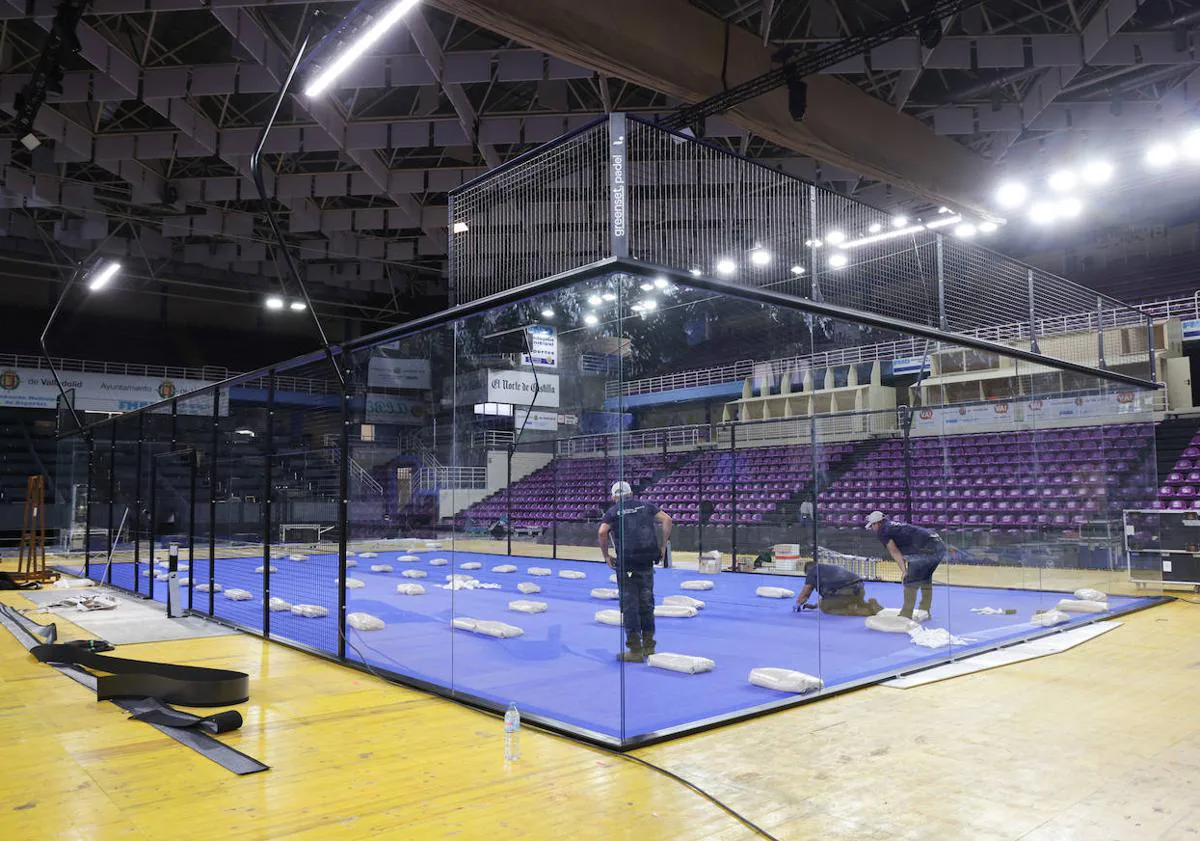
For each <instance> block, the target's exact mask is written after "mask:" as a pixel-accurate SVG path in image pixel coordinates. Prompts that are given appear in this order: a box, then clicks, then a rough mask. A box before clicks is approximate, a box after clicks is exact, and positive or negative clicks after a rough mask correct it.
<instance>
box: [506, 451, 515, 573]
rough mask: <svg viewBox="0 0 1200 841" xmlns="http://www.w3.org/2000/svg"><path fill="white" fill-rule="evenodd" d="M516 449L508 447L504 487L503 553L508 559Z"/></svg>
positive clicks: (510, 547) (510, 541)
mask: <svg viewBox="0 0 1200 841" xmlns="http://www.w3.org/2000/svg"><path fill="white" fill-rule="evenodd" d="M514 449H516V445H515V444H509V445H508V465H507V471H508V472H507V474H506V479H505V485H504V517H505V519H506V520H507V522H506V523H505V525H504V538H505V541H506V543H505V547H506V548H505V552H506V554H508V555H509V556H510V557H511V556H512V533H513V518H512V460H513V450H514Z"/></svg>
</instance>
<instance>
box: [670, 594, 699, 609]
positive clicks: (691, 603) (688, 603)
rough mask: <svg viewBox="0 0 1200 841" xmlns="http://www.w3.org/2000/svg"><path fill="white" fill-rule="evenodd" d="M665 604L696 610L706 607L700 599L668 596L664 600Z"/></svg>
mask: <svg viewBox="0 0 1200 841" xmlns="http://www.w3.org/2000/svg"><path fill="white" fill-rule="evenodd" d="M663 604H676V605H683V606H684V607H690V608H693V609H695V610H700V609H701V608H703V607H704V602H702V601H700V600H699V599H693V598H692V597H691V596H667V597H665V598H664V599H663Z"/></svg>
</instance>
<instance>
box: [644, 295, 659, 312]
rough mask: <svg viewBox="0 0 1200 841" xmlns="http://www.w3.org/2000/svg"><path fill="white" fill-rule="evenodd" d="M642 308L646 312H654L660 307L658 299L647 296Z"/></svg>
mask: <svg viewBox="0 0 1200 841" xmlns="http://www.w3.org/2000/svg"><path fill="white" fill-rule="evenodd" d="M642 309H643V310H644V311H645V312H652V311H654V310H656V309H658V301H656V300H654V299H653V298H647V299H646V300H644V301H642Z"/></svg>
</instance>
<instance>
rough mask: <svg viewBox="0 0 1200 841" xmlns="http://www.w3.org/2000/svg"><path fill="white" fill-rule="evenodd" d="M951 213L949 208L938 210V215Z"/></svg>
mask: <svg viewBox="0 0 1200 841" xmlns="http://www.w3.org/2000/svg"><path fill="white" fill-rule="evenodd" d="M949 212H950V208H948V207H944V206H943V207H939V208H938V213H949Z"/></svg>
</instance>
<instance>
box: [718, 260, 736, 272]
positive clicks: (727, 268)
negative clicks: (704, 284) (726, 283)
mask: <svg viewBox="0 0 1200 841" xmlns="http://www.w3.org/2000/svg"><path fill="white" fill-rule="evenodd" d="M736 271H737V263H735V262H733V261H732V260H730V259H729V258H728V257H722V258H721V259H720V260H718V261H717V274H723V275H731V274H733V273H734V272H736Z"/></svg>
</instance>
